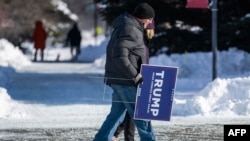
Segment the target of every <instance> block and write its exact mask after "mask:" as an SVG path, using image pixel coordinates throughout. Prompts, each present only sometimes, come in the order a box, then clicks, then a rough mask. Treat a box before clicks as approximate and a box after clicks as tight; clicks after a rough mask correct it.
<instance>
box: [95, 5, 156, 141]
mask: <svg viewBox="0 0 250 141" xmlns="http://www.w3.org/2000/svg"><path fill="white" fill-rule="evenodd" d="M154 17H155V13H154V9H153V8H152V7H151V6H150V5H149V4H147V3H141V4H139V5H138V6H137V7H136V8H135V10H134V13H133V15H131V14H128V13H124V14H122V15H120V16H118V17H117V18H116V19H115V20H114V21H113V23H112V27H113V31H112V34H111V38H110V40H109V43H108V45H107V49H106V64H105V83H106V85H108V86H110V87H111V88H112V89H113V94H112V105H111V110H110V113H109V114H108V116H107V117H106V120H105V121H104V123H103V124H102V126H101V128H100V129H99V131H98V132H97V134H96V135H95V137H94V141H110V140H112V137H113V135H114V132H115V130H116V129H117V127H118V125H119V123H120V122H121V121H123V120H124V116H125V114H126V112H128V114H129V116H130V118H131V119H133V117H134V111H135V101H136V93H137V86H138V85H140V84H141V83H142V82H143V78H142V75H141V74H140V67H141V64H145V63H146V59H147V58H146V48H145V43H144V29H145V28H146V27H147V26H148V24H150V23H151V22H152V20H153V18H154ZM133 122H134V123H135V126H136V128H137V131H138V133H139V136H140V140H141V141H155V140H156V139H155V135H154V131H153V128H152V125H151V121H148V120H136V119H133Z"/></svg>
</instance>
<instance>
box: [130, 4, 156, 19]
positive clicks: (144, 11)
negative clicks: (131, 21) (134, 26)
mask: <svg viewBox="0 0 250 141" xmlns="http://www.w3.org/2000/svg"><path fill="white" fill-rule="evenodd" d="M134 16H135V17H137V18H139V19H150V18H154V17H155V12H154V9H153V8H152V7H151V6H150V5H149V4H147V3H141V4H139V5H138V6H136V8H135V11H134Z"/></svg>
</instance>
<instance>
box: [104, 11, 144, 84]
mask: <svg viewBox="0 0 250 141" xmlns="http://www.w3.org/2000/svg"><path fill="white" fill-rule="evenodd" d="M112 27H113V31H112V34H111V38H110V40H109V43H108V45H107V50H106V64H105V80H106V83H107V84H108V85H109V84H118V85H134V86H135V83H134V81H133V80H132V78H135V77H136V75H137V74H138V73H140V67H141V64H144V63H146V51H145V44H144V39H143V38H144V37H143V31H144V29H143V25H142V24H140V23H139V22H138V21H137V20H136V19H135V18H134V17H133V16H131V15H130V14H128V13H125V14H122V15H120V16H119V17H117V18H116V19H115V20H114V21H113V23H112Z"/></svg>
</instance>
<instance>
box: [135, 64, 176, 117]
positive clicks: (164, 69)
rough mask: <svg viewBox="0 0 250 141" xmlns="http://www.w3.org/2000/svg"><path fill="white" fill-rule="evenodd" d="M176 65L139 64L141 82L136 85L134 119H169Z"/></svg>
mask: <svg viewBox="0 0 250 141" xmlns="http://www.w3.org/2000/svg"><path fill="white" fill-rule="evenodd" d="M177 72H178V68H177V67H169V66H155V65H146V64H143V65H142V66H141V74H142V76H143V84H142V85H139V86H138V90H137V98H136V105H135V113H134V118H135V119H146V120H164V121H170V117H171V113H172V104H173V98H174V92H175V86H176V79H177Z"/></svg>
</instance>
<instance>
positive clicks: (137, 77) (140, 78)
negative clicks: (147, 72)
mask: <svg viewBox="0 0 250 141" xmlns="http://www.w3.org/2000/svg"><path fill="white" fill-rule="evenodd" d="M133 80H134V82H135V84H136V85H139V84H142V83H143V78H142V75H141V74H140V73H138V74H137V75H136V77H135V78H133Z"/></svg>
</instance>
